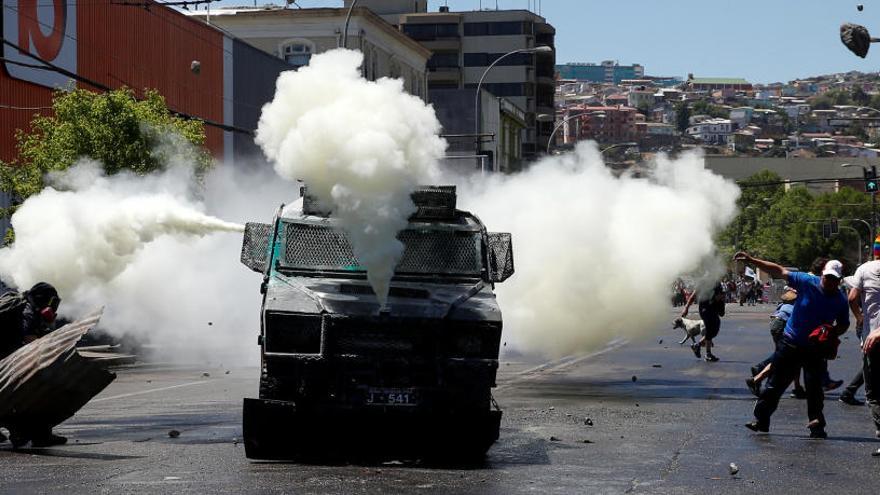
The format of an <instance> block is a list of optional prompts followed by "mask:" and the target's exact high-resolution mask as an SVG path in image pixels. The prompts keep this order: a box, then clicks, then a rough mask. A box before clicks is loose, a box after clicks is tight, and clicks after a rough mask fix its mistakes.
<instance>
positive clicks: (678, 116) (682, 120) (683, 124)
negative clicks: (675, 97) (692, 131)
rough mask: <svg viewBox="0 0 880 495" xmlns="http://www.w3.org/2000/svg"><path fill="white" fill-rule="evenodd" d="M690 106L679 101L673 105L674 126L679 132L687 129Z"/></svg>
mask: <svg viewBox="0 0 880 495" xmlns="http://www.w3.org/2000/svg"><path fill="white" fill-rule="evenodd" d="M690 120H691V108H690V107H689V106H688V104H687V103H684V102H682V103H679V104H678V105H676V106H675V127H676V128H677V129H678V131H679V132H685V131H687V128H688V126H690Z"/></svg>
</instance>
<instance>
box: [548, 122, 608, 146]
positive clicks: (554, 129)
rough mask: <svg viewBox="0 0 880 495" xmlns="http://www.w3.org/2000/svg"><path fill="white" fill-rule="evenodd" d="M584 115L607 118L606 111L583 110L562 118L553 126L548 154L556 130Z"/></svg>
mask: <svg viewBox="0 0 880 495" xmlns="http://www.w3.org/2000/svg"><path fill="white" fill-rule="evenodd" d="M584 115H595V116H596V118H599V119H604V118H605V113H604V112H589V113H584V112H581V113H579V114H576V115H572V116H570V117H566V118H564V119H562V120H561V121H560V122H559V123H558V124H556V125H555V126H554V127H553V132H551V133H550V138H549V139H548V140H547V154H548V155H549V154H550V146H551V145H552V144H553V137H554V136H556V131H558V130H559V129H560V128H561V127H562V126H563V125H565V123H566V122H568V121H569V120H573V119H576V118H578V117H583V116H584Z"/></svg>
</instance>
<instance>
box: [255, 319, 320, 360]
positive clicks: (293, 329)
mask: <svg viewBox="0 0 880 495" xmlns="http://www.w3.org/2000/svg"><path fill="white" fill-rule="evenodd" d="M321 327H322V325H321V316H320V315H303V314H295V313H266V326H265V330H266V352H280V353H287V354H320V353H321Z"/></svg>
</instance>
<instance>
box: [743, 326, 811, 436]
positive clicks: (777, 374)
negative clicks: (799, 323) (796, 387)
mask: <svg viewBox="0 0 880 495" xmlns="http://www.w3.org/2000/svg"><path fill="white" fill-rule="evenodd" d="M801 367H803V369H804V388H805V389H806V392H807V416H808V417H809V419H810V421H817V425H818V426H819V427H821V428H824V427H825V416H824V415H823V414H822V409H823V407H824V405H825V404H824V401H825V392H824V390H823V389H822V376H823V374H824V372H825V360H824V359H823V358H822V356H821V353H820V352H819V351H818V350H817V349H815V348H814V347H813V346H812V345H806V346H797V345H795V344H794V343H793V342H791V341H790V340H789V339H787V338H783V339H782V340H781V341H780V342H779V345H778V346H777V349H776V353H775V354H774V355H773V374H772V375H771V376H770V379H769V381H768V383H767V386H766V387H765V388H764V391H763V392H761V395H760V396H759V397H758V402H757V403H756V404H755V419H757V420H758V423H759V424H760V425H761V426H762V427H769V426H770V416H771V415H772V414H773V412H774V411H776V407H777V406H778V405H779V398H780V397H781V396H782V394H783V392H785V389H786V388H788V386H789V385H790V384H791V382H792V381H793V380H794V378H795V376H797V373H798V371H799V370H800V368H801Z"/></svg>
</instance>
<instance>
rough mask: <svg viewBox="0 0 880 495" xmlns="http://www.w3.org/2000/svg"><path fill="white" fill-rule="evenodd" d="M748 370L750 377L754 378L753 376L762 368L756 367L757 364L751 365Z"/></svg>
mask: <svg viewBox="0 0 880 495" xmlns="http://www.w3.org/2000/svg"><path fill="white" fill-rule="evenodd" d="M749 371H751V372H752V377H753V378H754V377H756V376H758V374H759V373H761V371H763V370H761V369H758V367H757V366H752V367H751V368H749Z"/></svg>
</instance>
